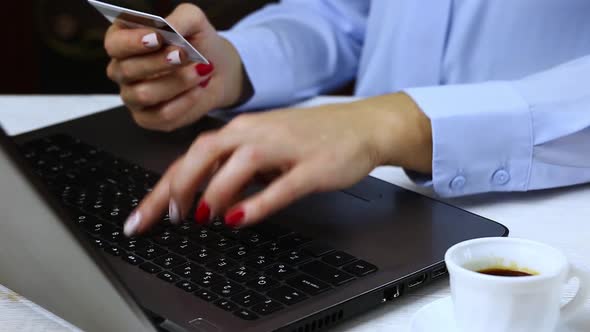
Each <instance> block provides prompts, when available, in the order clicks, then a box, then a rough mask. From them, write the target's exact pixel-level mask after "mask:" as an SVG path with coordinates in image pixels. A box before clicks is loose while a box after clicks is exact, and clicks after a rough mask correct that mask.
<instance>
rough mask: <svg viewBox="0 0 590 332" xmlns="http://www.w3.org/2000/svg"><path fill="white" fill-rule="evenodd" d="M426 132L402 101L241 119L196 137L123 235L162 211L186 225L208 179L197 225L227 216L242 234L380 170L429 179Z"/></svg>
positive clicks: (399, 97) (384, 99) (423, 120)
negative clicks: (259, 182)
mask: <svg viewBox="0 0 590 332" xmlns="http://www.w3.org/2000/svg"><path fill="white" fill-rule="evenodd" d="M392 105H393V106H392ZM379 124H382V126H381V125H379ZM392 127H393V128H392ZM416 128H420V130H418V129H416ZM429 130H430V124H429V120H428V118H427V117H426V116H425V115H424V114H423V113H422V112H421V111H420V110H419V109H418V108H417V106H416V105H415V104H414V103H413V102H412V101H411V99H410V98H409V97H408V96H406V95H404V94H394V95H387V96H381V97H375V98H368V99H364V100H362V101H359V102H355V103H348V104H339V105H324V106H319V107H314V108H307V109H285V110H277V111H273V112H266V113H258V114H243V115H240V116H238V117H237V118H236V119H234V120H233V121H231V122H230V123H229V124H227V125H226V126H225V127H224V128H222V129H220V130H218V131H213V132H208V133H204V134H202V135H200V136H199V137H198V138H197V140H196V141H195V142H194V143H193V144H192V146H191V147H190V148H189V150H188V151H187V152H186V154H185V155H184V156H182V157H181V158H180V159H179V160H178V161H177V162H176V163H175V164H174V165H172V166H171V167H170V169H169V170H168V171H167V172H166V173H165V175H164V176H163V178H162V179H161V180H160V182H159V183H158V184H157V185H156V187H155V188H154V190H153V191H152V192H151V193H150V194H149V195H148V196H147V197H146V198H145V199H144V201H143V202H142V203H141V204H140V205H139V207H138V208H137V209H136V212H135V213H133V214H132V215H131V216H130V218H129V221H128V222H127V225H126V227H125V231H126V233H127V234H128V235H132V234H135V233H140V232H142V231H145V230H147V229H148V228H149V227H150V225H153V224H155V223H157V222H158V221H159V220H160V216H161V215H162V214H163V212H164V211H165V209H166V207H168V210H169V216H170V219H171V221H172V222H178V221H180V220H182V219H184V218H186V217H187V215H188V214H189V213H191V211H192V207H193V204H194V202H195V200H196V199H197V198H198V197H196V191H197V188H198V187H199V186H200V185H202V184H204V182H206V180H208V179H209V178H211V179H210V181H209V182H208V185H207V188H206V189H205V191H204V193H203V195H202V196H201V197H200V201H199V203H198V205H197V208H196V212H195V219H196V220H197V222H199V223H201V224H204V223H208V222H209V221H210V220H211V218H212V217H213V216H224V219H225V222H226V224H227V225H228V226H231V227H238V228H241V227H244V226H250V225H253V224H255V223H257V222H258V221H260V220H262V219H263V218H264V217H266V216H268V215H270V214H271V213H273V212H275V211H276V210H278V209H281V208H283V207H285V206H287V205H288V204H290V203H292V202H293V201H295V200H297V199H299V198H301V197H302V196H304V195H307V194H310V193H313V192H319V191H329V190H338V189H342V188H345V187H348V186H351V185H353V184H354V183H356V182H358V181H360V180H361V179H362V178H364V177H365V176H367V175H368V174H369V172H370V171H371V170H372V169H373V168H375V167H377V166H380V165H384V164H394V165H400V166H402V167H405V168H407V169H410V170H416V171H422V172H429V171H430V169H431V163H432V162H431V159H432V151H431V149H432V146H431V144H432V143H431V137H430V132H429ZM265 173H274V174H278V176H276V177H275V178H274V180H273V181H271V183H270V184H269V185H268V186H267V187H266V188H265V189H263V190H262V191H260V192H258V193H256V194H254V195H251V196H249V197H246V198H245V199H243V200H242V199H241V198H240V197H241V194H242V193H243V190H244V188H245V187H247V185H248V183H250V182H251V181H252V180H253V179H254V178H255V177H256V176H257V175H260V174H265Z"/></svg>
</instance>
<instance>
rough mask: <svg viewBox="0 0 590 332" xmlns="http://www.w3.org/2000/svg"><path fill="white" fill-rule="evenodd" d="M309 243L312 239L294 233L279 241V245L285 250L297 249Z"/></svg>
mask: <svg viewBox="0 0 590 332" xmlns="http://www.w3.org/2000/svg"><path fill="white" fill-rule="evenodd" d="M309 241H311V239H309V238H307V237H304V236H303V235H301V234H297V233H293V234H290V235H287V236H285V237H283V238H281V239H279V244H280V245H281V247H283V248H287V249H296V248H298V247H300V246H301V245H303V244H305V243H307V242H309Z"/></svg>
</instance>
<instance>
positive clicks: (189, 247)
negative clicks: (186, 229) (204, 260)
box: [169, 238, 200, 256]
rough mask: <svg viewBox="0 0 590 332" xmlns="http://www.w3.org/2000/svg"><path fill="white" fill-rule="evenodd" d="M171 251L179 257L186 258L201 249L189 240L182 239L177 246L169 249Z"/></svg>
mask: <svg viewBox="0 0 590 332" xmlns="http://www.w3.org/2000/svg"><path fill="white" fill-rule="evenodd" d="M169 249H170V250H171V251H173V252H175V253H177V254H179V255H182V256H186V255H188V254H190V253H191V252H195V251H197V250H198V249H200V248H199V247H198V246H197V245H195V244H193V243H192V242H191V241H190V240H189V239H186V238H185V239H182V240H180V242H179V243H177V244H176V245H174V246H172V247H169Z"/></svg>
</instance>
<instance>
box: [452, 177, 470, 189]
mask: <svg viewBox="0 0 590 332" xmlns="http://www.w3.org/2000/svg"><path fill="white" fill-rule="evenodd" d="M465 182H467V180H466V179H465V177H464V176H462V175H458V176H456V177H455V178H454V179H453V180H452V181H451V183H450V187H451V189H452V190H461V189H463V187H465Z"/></svg>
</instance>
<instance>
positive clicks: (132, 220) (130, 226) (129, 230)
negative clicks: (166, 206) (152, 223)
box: [123, 211, 141, 237]
mask: <svg viewBox="0 0 590 332" xmlns="http://www.w3.org/2000/svg"><path fill="white" fill-rule="evenodd" d="M140 223H141V214H140V213H139V212H137V211H135V212H133V213H132V214H131V215H130V216H129V218H127V221H126V222H125V227H123V233H125V235H126V236H129V237H131V236H133V235H135V233H136V231H137V227H139V224H140Z"/></svg>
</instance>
